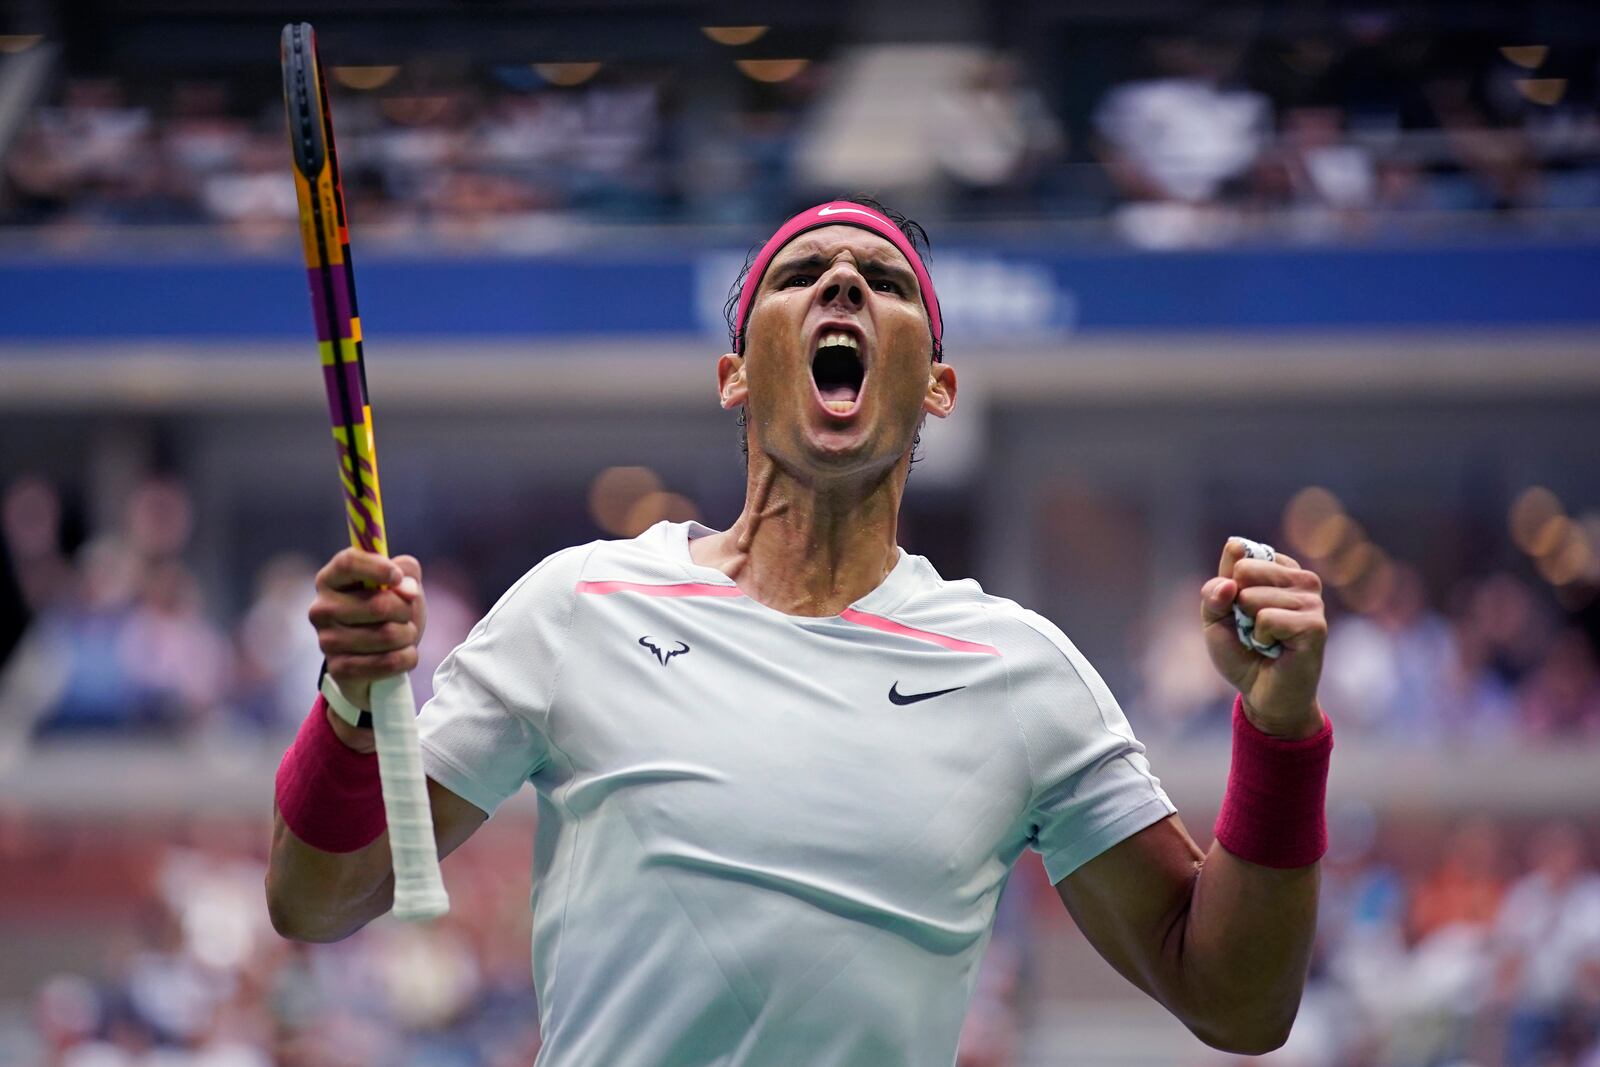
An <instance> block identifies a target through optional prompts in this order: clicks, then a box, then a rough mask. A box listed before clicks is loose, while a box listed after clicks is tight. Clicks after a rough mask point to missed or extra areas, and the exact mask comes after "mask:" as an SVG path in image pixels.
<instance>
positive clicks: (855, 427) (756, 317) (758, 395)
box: [718, 226, 955, 474]
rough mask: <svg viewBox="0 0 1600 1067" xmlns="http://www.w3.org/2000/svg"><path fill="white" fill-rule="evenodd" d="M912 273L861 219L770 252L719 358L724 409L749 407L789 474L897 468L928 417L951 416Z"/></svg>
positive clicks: (948, 389) (949, 392)
mask: <svg viewBox="0 0 1600 1067" xmlns="http://www.w3.org/2000/svg"><path fill="white" fill-rule="evenodd" d="M932 346H933V342H932V339H931V338H930V336H929V333H928V316H927V311H926V309H925V308H924V307H923V306H922V296H921V291H920V290H919V288H918V286H917V277H916V274H915V273H914V272H913V271H912V269H911V265H910V264H909V263H907V262H906V258H905V256H903V255H902V254H901V253H900V250H899V249H897V248H895V246H894V245H893V244H891V243H890V242H889V241H887V240H885V239H884V238H882V237H879V236H878V235H877V234H875V233H871V232H869V231H867V230H863V229H861V228H859V227H856V226H824V227H822V228H820V229H816V230H811V231H808V232H806V233H803V234H801V235H800V236H799V237H797V238H795V239H794V240H793V241H791V242H789V243H788V244H787V245H785V246H784V247H783V248H782V249H780V250H779V252H778V254H777V255H776V256H774V257H773V260H772V262H771V264H770V265H769V266H768V267H767V273H766V276H765V277H763V278H762V280H761V287H760V289H759V290H757V292H756V296H755V300H754V302H753V303H752V304H751V307H750V317H749V320H748V322H747V323H746V326H745V351H744V356H743V359H742V360H741V359H740V357H738V356H736V355H731V354H730V355H727V356H724V357H722V360H721V362H720V363H719V365H718V377H719V379H720V385H721V387H722V403H723V406H724V407H737V406H739V405H740V404H744V405H745V407H746V409H747V415H748V432H749V434H750V444H751V447H752V448H754V449H759V450H761V451H763V452H765V453H766V454H768V455H769V456H771V457H772V458H773V459H774V460H776V461H777V462H778V463H779V464H780V465H782V466H784V467H786V468H789V469H791V470H796V471H799V470H814V471H817V472H818V473H821V472H823V471H826V472H830V473H834V474H847V473H852V472H856V471H861V470H868V469H871V468H873V467H884V466H890V465H892V464H893V463H894V462H895V461H897V460H898V459H899V458H900V457H901V456H902V455H904V454H905V453H906V452H907V451H908V450H909V449H910V447H911V442H912V439H913V438H914V436H915V435H916V431H917V426H918V424H919V423H920V422H921V418H922V415H923V413H925V412H926V413H931V414H934V415H938V416H939V417H941V418H943V417H944V416H945V415H947V414H949V412H950V409H951V408H952V407H953V405H954V403H955V374H954V372H953V371H951V370H950V368H948V367H946V366H944V364H942V363H934V362H932Z"/></svg>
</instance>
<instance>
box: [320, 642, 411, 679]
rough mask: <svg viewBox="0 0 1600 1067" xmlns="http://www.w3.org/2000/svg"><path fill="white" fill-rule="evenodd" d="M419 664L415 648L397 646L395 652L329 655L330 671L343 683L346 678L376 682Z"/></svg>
mask: <svg viewBox="0 0 1600 1067" xmlns="http://www.w3.org/2000/svg"><path fill="white" fill-rule="evenodd" d="M416 665H417V650H416V649H415V648H397V649H395V650H394V651H393V652H376V653H368V654H349V655H336V656H329V657H328V673H329V674H331V675H333V680H334V681H336V682H338V683H339V684H340V685H343V684H344V682H345V680H346V679H350V680H352V681H361V682H375V681H377V680H378V679H379V678H392V677H394V676H395V675H397V674H405V673H407V672H408V671H410V670H411V669H412V668H414V667H415V666H416Z"/></svg>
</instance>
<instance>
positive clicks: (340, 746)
mask: <svg viewBox="0 0 1600 1067" xmlns="http://www.w3.org/2000/svg"><path fill="white" fill-rule="evenodd" d="M277 799H278V813H279V814H280V815H282V816H283V821H284V822H285V823H286V824H287V825H288V827H289V829H291V830H293V831H294V836H296V837H298V838H299V839H300V840H302V841H304V842H305V843H306V844H308V845H310V846H311V847H312V848H315V849H321V850H322V851H323V852H354V851H356V850H357V849H360V848H365V847H366V846H368V845H370V844H372V842H373V841H375V840H377V838H378V835H379V834H381V833H383V831H384V830H385V829H387V828H388V825H389V823H388V820H387V819H386V818H385V817H384V814H383V785H382V783H381V782H380V781H379V779H378V757H377V754H376V753H364V752H357V751H356V750H355V749H353V748H351V747H350V746H349V745H347V744H345V743H344V742H343V741H341V740H339V735H338V734H336V733H334V732H333V726H332V724H331V723H329V722H328V703H327V701H326V700H324V699H323V698H322V697H320V696H319V697H317V702H316V703H315V704H313V705H312V706H311V714H310V715H307V716H306V721H305V722H303V723H301V724H300V732H299V733H298V734H296V735H295V739H294V744H292V745H290V746H289V751H287V752H285V753H284V754H283V762H281V763H279V764H278V782H277Z"/></svg>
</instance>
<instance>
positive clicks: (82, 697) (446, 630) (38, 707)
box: [0, 478, 481, 743]
mask: <svg viewBox="0 0 1600 1067" xmlns="http://www.w3.org/2000/svg"><path fill="white" fill-rule="evenodd" d="M65 518H66V516H65V514H64V510H63V505H62V501H61V498H60V496H59V495H58V494H57V492H56V490H55V488H54V487H53V486H52V485H51V484H50V483H48V482H46V481H44V480H42V479H37V478H22V479H19V480H17V481H15V482H13V483H12V484H11V485H9V486H8V487H6V489H5V491H4V494H3V496H0V533H3V541H4V548H5V556H6V557H8V558H9V560H10V565H11V566H10V571H11V576H12V579H13V581H14V583H15V586H16V590H15V594H14V595H15V597H16V600H17V604H16V607H18V608H20V609H21V613H22V614H23V616H24V617H25V618H26V620H27V621H26V623H25V624H24V625H23V627H22V628H21V630H20V633H19V634H18V635H17V637H16V644H15V646H14V648H13V649H12V650H11V655H10V656H9V658H7V659H5V660H4V661H3V662H0V709H4V714H3V715H0V738H5V739H8V740H10V741H12V742H24V741H26V740H28V739H29V738H33V739H41V740H49V739H56V738H70V737H102V738H104V737H127V738H159V739H164V740H177V739H199V740H206V741H212V742H215V743H228V742H230V741H237V740H239V739H240V738H248V737H249V736H251V735H255V736H261V735H267V736H269V737H271V738H273V739H274V740H276V739H277V738H278V737H279V736H280V735H282V734H284V733H286V732H289V731H292V730H293V728H294V727H295V724H297V723H298V722H299V721H300V720H301V719H303V718H304V717H305V713H306V709H307V708H309V707H310V704H311V700H312V698H314V697H315V695H316V680H317V677H318V672H319V670H320V668H321V664H322V653H321V651H320V650H319V649H318V647H317V640H316V634H315V633H314V632H313V631H312V628H311V625H310V623H309V622H308V621H307V617H306V612H307V609H308V608H309V607H310V604H311V596H312V592H313V589H312V585H313V580H314V577H315V573H316V568H317V567H318V566H320V565H321V561H312V560H311V559H309V558H306V557H303V556H300V555H297V554H293V553H285V554H281V555H278V556H275V557H273V558H271V559H268V560H267V561H266V562H265V563H264V564H263V565H262V567H261V568H260V571H259V573H258V574H257V575H256V577H255V588H254V591H253V595H252V599H251V602H250V603H249V605H248V607H247V608H246V609H245V610H244V612H243V613H242V615H240V616H239V617H238V618H236V619H233V618H226V617H225V615H224V613H223V612H222V611H220V610H219V609H218V608H217V606H216V604H215V603H214V601H213V600H212V599H208V597H207V595H206V591H205V590H203V589H202V588H201V585H200V582H199V581H198V580H197V578H196V577H195V574H194V572H193V570H192V569H191V567H190V565H189V563H188V562H186V558H185V550H186V549H187V548H188V547H189V540H190V534H191V532H192V527H193V504H192V501H191V500H190V497H189V494H188V492H187V490H186V489H185V488H184V487H183V486H182V485H180V484H179V483H178V482H176V481H173V480H171V479H166V478H152V479H149V480H146V481H144V482H142V483H140V484H139V485H137V486H136V487H135V488H133V490H132V491H131V492H130V493H129V494H128V495H127V500H126V504H125V505H124V507H123V512H122V515H121V516H120V518H119V519H118V520H117V521H115V522H112V523H108V524H107V528H106V529H104V530H94V531H91V532H90V534H89V536H87V537H86V538H84V539H83V541H82V543H81V544H79V545H78V546H77V547H76V548H75V549H74V550H72V551H71V553H70V554H68V552H66V551H65V550H64V548H63V546H64V543H65V537H64V534H65V531H64V529H63V522H64V519H65ZM427 581H428V626H427V632H426V633H425V634H424V636H423V641H422V644H421V645H420V646H419V654H420V662H419V668H418V670H417V672H416V675H415V680H416V681H415V684H416V686H417V694H418V698H419V699H420V700H425V699H427V697H428V696H429V695H430V694H431V679H432V677H433V669H434V668H435V667H436V666H437V665H438V664H439V663H440V662H441V661H442V660H443V659H444V657H445V656H446V655H447V654H448V653H449V652H450V650H451V649H452V648H454V647H455V646H456V645H457V644H459V643H460V642H461V641H462V640H463V639H464V638H465V637H466V635H467V632H468V631H469V630H470V629H471V628H472V625H473V624H474V623H475V622H476V621H477V619H478V616H479V614H481V612H480V609H479V607H478V605H477V604H476V603H475V601H474V596H475V594H474V593H473V592H472V590H471V585H470V582H469V580H468V579H467V578H466V577H465V575H464V574H463V573H462V571H461V569H460V568H459V567H456V566H454V565H452V564H451V563H450V562H449V561H447V560H436V561H432V562H431V563H430V566H429V568H428V576H427Z"/></svg>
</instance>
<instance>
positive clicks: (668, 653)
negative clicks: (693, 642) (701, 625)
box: [639, 635, 689, 667]
mask: <svg viewBox="0 0 1600 1067" xmlns="http://www.w3.org/2000/svg"><path fill="white" fill-rule="evenodd" d="M639 643H640V644H641V645H643V646H644V647H645V648H648V649H649V650H650V651H651V652H654V653H655V654H656V659H658V660H660V661H661V665H662V666H663V667H665V666H666V665H667V664H668V663H670V662H671V661H672V657H673V656H681V655H683V654H684V653H685V652H687V651H689V646H688V645H686V644H684V643H683V642H682V641H675V642H673V643H674V644H676V645H677V646H678V647H677V648H669V649H663V648H662V647H661V646H660V645H658V644H656V643H655V642H654V641H652V640H651V639H650V637H649V635H646V636H644V637H641V638H639Z"/></svg>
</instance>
